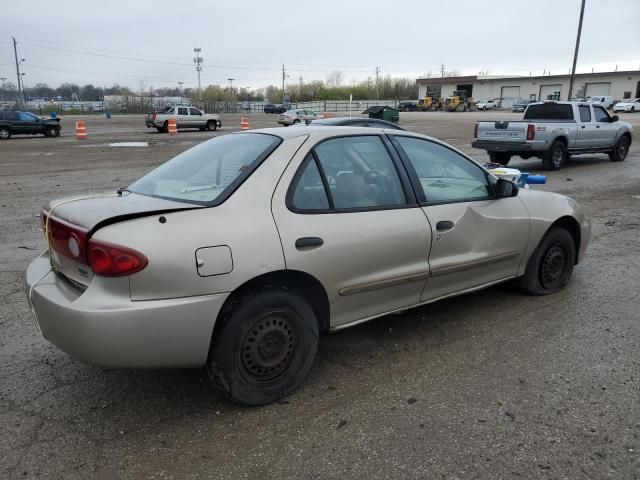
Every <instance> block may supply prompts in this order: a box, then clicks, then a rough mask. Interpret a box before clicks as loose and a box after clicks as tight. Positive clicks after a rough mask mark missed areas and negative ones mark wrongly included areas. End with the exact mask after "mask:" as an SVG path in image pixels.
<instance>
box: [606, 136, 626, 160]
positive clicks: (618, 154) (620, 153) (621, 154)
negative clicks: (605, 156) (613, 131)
mask: <svg viewBox="0 0 640 480" xmlns="http://www.w3.org/2000/svg"><path fill="white" fill-rule="evenodd" d="M629 144H630V142H629V137H627V136H626V135H623V136H622V137H620V139H619V140H618V141H617V142H616V144H615V146H614V147H613V150H612V151H611V152H610V153H609V160H611V161H612V162H622V161H623V160H624V159H625V158H627V154H628V153H629Z"/></svg>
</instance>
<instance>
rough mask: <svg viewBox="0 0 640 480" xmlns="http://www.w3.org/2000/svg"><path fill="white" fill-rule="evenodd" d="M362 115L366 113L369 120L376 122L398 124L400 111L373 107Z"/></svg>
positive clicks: (377, 106)
mask: <svg viewBox="0 0 640 480" xmlns="http://www.w3.org/2000/svg"><path fill="white" fill-rule="evenodd" d="M362 113H368V114H369V118H377V119H378V120H386V121H387V122H398V120H400V111H399V110H398V109H396V108H393V107H387V106H381V105H375V106H373V107H369V108H367V109H366V110H365V111H364V112H362Z"/></svg>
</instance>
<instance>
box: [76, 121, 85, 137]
mask: <svg viewBox="0 0 640 480" xmlns="http://www.w3.org/2000/svg"><path fill="white" fill-rule="evenodd" d="M76 138H77V139H78V140H84V139H86V138H87V125H86V124H85V123H84V122H76Z"/></svg>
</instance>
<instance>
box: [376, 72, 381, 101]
mask: <svg viewBox="0 0 640 480" xmlns="http://www.w3.org/2000/svg"><path fill="white" fill-rule="evenodd" d="M376 100H380V67H376Z"/></svg>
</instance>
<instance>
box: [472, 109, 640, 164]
mask: <svg viewBox="0 0 640 480" xmlns="http://www.w3.org/2000/svg"><path fill="white" fill-rule="evenodd" d="M632 132H633V128H632V126H631V125H630V124H629V123H627V122H621V121H619V120H618V117H617V116H613V117H611V116H610V115H609V113H608V112H607V111H606V109H605V108H603V107H602V106H598V105H593V104H590V103H586V102H537V103H532V104H530V105H528V106H527V109H526V110H525V112H524V119H523V120H522V121H515V122H513V121H496V122H478V123H477V124H476V126H475V130H474V141H473V142H472V144H471V145H472V146H473V147H474V148H479V149H482V150H486V151H487V152H488V153H489V157H490V159H491V161H492V162H495V163H500V164H502V165H507V164H508V163H509V160H510V159H511V157H512V156H514V155H519V156H520V157H522V158H525V159H526V158H531V157H538V158H541V159H542V165H543V167H544V168H545V169H547V170H558V169H559V168H562V166H563V165H564V163H565V161H566V159H567V158H568V157H569V156H570V155H578V154H584V153H607V154H609V158H610V159H611V160H612V161H622V160H624V159H625V158H626V156H627V153H628V151H629V146H630V145H631V140H632Z"/></svg>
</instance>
